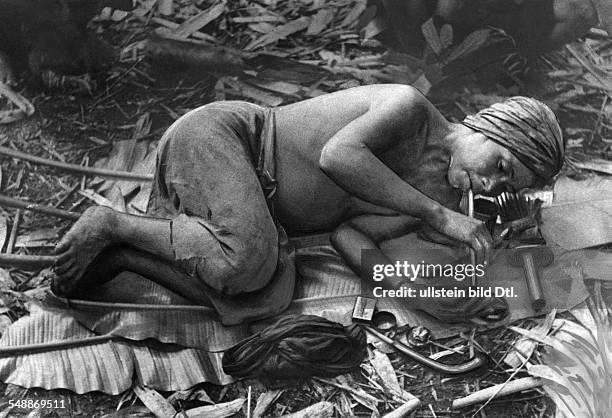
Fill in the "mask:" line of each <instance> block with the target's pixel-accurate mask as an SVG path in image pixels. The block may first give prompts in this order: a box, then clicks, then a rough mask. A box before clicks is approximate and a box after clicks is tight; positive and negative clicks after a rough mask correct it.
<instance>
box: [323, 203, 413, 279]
mask: <svg viewBox="0 0 612 418" xmlns="http://www.w3.org/2000/svg"><path fill="white" fill-rule="evenodd" d="M419 223H420V221H419V220H418V219H416V218H413V217H411V216H405V215H397V216H377V215H362V216H358V217H356V218H353V219H351V220H349V221H347V222H344V223H343V224H341V225H340V226H339V227H338V228H336V229H335V230H334V232H333V233H332V234H331V236H330V240H331V243H332V246H333V247H334V248H335V249H336V251H338V253H339V254H340V256H341V257H342V258H343V259H344V261H345V262H346V263H347V264H348V265H349V267H350V268H351V269H352V270H353V271H354V272H355V273H357V274H359V275H360V276H361V277H365V274H369V273H371V272H365V271H362V265H361V253H362V251H364V250H369V251H370V256H371V257H372V260H371V261H373V262H374V264H391V263H392V262H391V259H390V258H389V257H387V256H386V255H385V254H384V253H383V252H382V250H381V249H380V248H379V246H378V244H379V243H380V242H382V241H385V240H388V239H393V238H396V237H399V236H402V235H404V234H406V233H408V232H410V231H411V230H414V228H415V227H416V226H418V225H419ZM401 283H402V281H401V279H398V278H394V277H386V278H385V279H384V280H383V283H382V284H383V285H384V286H386V287H388V288H397V287H399V286H400V285H401Z"/></svg>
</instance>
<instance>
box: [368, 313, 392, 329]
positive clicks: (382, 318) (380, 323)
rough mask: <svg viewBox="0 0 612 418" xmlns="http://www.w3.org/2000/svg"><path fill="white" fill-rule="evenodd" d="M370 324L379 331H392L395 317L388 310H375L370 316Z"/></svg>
mask: <svg viewBox="0 0 612 418" xmlns="http://www.w3.org/2000/svg"><path fill="white" fill-rule="evenodd" d="M372 326H373V327H374V328H376V329H377V330H378V331H380V332H384V333H388V332H393V331H395V329H396V328H397V319H395V315H393V314H392V313H391V312H389V311H376V312H374V316H372Z"/></svg>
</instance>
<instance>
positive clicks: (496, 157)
mask: <svg viewBox="0 0 612 418" xmlns="http://www.w3.org/2000/svg"><path fill="white" fill-rule="evenodd" d="M447 179H448V182H449V183H450V184H451V186H453V187H455V188H457V189H461V190H464V191H467V190H469V189H470V188H471V189H472V190H473V191H474V193H479V194H484V195H492V196H494V195H497V194H499V193H501V192H503V191H512V190H519V189H522V188H525V187H530V186H532V185H534V184H535V183H536V177H535V175H534V173H533V172H532V171H531V170H529V169H528V168H527V167H526V166H525V165H524V164H523V163H521V162H520V161H519V160H518V159H517V158H516V157H515V156H514V155H513V154H512V153H511V152H510V151H509V150H508V149H507V148H504V147H502V146H501V145H499V144H497V143H495V142H493V141H491V140H489V139H487V138H486V137H485V136H484V135H483V134H481V133H478V132H473V133H472V134H470V135H468V137H466V138H465V139H464V140H462V141H460V142H459V144H458V146H457V147H456V148H455V150H454V152H453V154H452V155H451V161H450V165H449V168H448V174H447Z"/></svg>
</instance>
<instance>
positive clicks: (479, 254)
mask: <svg viewBox="0 0 612 418" xmlns="http://www.w3.org/2000/svg"><path fill="white" fill-rule="evenodd" d="M472 249H473V250H474V252H475V253H476V264H481V263H482V261H483V258H484V247H483V245H482V243H481V242H480V240H479V237H478V236H477V235H475V236H474V239H473V241H472Z"/></svg>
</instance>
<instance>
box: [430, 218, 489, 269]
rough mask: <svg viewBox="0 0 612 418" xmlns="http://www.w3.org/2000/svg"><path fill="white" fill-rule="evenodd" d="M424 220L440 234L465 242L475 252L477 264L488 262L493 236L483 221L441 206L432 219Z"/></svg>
mask: <svg viewBox="0 0 612 418" xmlns="http://www.w3.org/2000/svg"><path fill="white" fill-rule="evenodd" d="M425 221H426V222H427V223H428V224H430V225H431V226H432V227H433V228H434V229H436V230H437V231H439V232H441V233H442V234H444V235H446V236H448V237H450V238H452V239H455V240H457V241H459V242H462V243H464V244H466V245H467V246H468V247H470V248H472V249H474V251H475V252H476V263H477V264H485V265H486V264H488V263H489V261H490V258H491V251H492V250H493V238H491V234H490V233H489V231H488V230H487V228H486V226H485V224H484V222H481V221H479V220H478V219H474V218H470V217H469V216H465V215H463V214H461V213H459V212H455V211H452V210H450V209H446V208H443V209H442V210H441V212H439V214H438V215H437V216H435V218H434V219H432V220H428V219H425Z"/></svg>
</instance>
